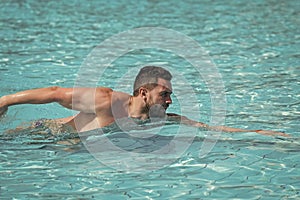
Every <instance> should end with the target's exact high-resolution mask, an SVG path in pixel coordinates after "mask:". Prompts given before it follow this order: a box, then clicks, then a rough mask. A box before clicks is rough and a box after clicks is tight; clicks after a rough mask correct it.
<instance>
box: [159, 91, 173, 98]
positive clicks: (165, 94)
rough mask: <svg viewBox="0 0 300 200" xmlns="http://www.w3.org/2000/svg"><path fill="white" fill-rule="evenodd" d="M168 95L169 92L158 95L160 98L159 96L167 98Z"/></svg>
mask: <svg viewBox="0 0 300 200" xmlns="http://www.w3.org/2000/svg"><path fill="white" fill-rule="evenodd" d="M170 95H171V93H170V92H161V93H160V96H161V97H168V96H170Z"/></svg>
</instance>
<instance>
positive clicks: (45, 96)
mask: <svg viewBox="0 0 300 200" xmlns="http://www.w3.org/2000/svg"><path fill="white" fill-rule="evenodd" d="M56 96H57V87H49V88H40V89H33V90H25V91H21V92H18V93H15V94H10V95H6V96H3V97H1V98H0V107H9V106H12V105H18V104H45V103H51V102H55V101H57V98H56Z"/></svg>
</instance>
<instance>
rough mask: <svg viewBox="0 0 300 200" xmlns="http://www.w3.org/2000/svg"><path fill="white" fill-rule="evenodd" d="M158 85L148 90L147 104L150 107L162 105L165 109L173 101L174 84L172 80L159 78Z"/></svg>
mask: <svg viewBox="0 0 300 200" xmlns="http://www.w3.org/2000/svg"><path fill="white" fill-rule="evenodd" d="M157 84H158V85H157V86H156V87H155V88H153V89H152V90H150V91H148V97H147V104H148V107H149V108H150V107H151V106H154V105H160V106H162V107H163V108H164V109H165V110H167V108H168V107H169V105H170V104H171V103H172V99H171V94H172V85H171V82H170V81H167V80H165V79H161V78H159V79H158V80H157Z"/></svg>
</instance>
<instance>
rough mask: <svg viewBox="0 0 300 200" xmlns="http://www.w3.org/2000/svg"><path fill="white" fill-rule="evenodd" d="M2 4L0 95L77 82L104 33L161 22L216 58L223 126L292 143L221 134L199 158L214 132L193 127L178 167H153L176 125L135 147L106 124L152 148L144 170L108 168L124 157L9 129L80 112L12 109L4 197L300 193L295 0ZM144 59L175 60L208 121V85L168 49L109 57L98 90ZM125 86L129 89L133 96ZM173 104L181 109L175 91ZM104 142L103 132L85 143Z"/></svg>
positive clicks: (0, 189) (4, 146)
mask: <svg viewBox="0 0 300 200" xmlns="http://www.w3.org/2000/svg"><path fill="white" fill-rule="evenodd" d="M0 5H1V6H0V10H1V12H0V25H1V30H0V33H1V36H0V38H1V44H2V45H1V47H0V48H1V52H0V71H1V74H0V83H1V87H0V95H1V96H2V95H4V94H8V93H13V92H17V91H20V90H24V89H30V88H38V87H47V86H51V85H59V86H62V87H73V86H74V83H75V81H76V80H77V78H78V76H77V75H78V71H79V70H80V69H81V66H82V63H83V62H84V60H85V59H86V57H87V56H88V54H89V53H90V52H91V51H92V50H93V49H94V47H96V46H97V45H99V44H100V43H101V42H103V41H104V40H105V39H107V38H110V37H112V36H113V35H115V34H118V33H120V32H123V31H128V30H131V29H133V28H137V27H165V28H168V29H171V30H175V31H178V32H180V33H182V34H185V35H187V36H188V37H190V38H192V39H194V40H195V41H197V42H198V43H199V44H201V46H202V47H203V48H204V49H205V50H206V51H207V52H208V53H209V55H210V56H211V59H212V60H213V61H214V63H215V65H216V66H217V69H218V71H219V73H220V74H221V76H222V81H223V83H224V88H225V92H226V101H227V103H226V105H227V107H226V112H227V114H226V125H228V126H234V127H239V128H250V129H271V130H278V131H286V132H287V133H290V134H291V135H292V137H291V138H288V139H286V138H273V137H267V136H261V135H257V134H254V133H241V134H228V133H226V134H225V133H223V134H222V135H221V136H220V137H219V138H218V140H217V143H216V145H215V146H214V148H213V149H212V150H211V151H210V152H209V153H208V154H207V155H206V156H204V157H200V156H199V152H200V149H201V145H202V144H203V143H204V140H205V139H206V138H207V135H206V133H205V132H202V131H200V130H198V129H194V128H191V127H184V131H185V134H186V135H189V133H196V136H195V137H194V140H193V142H192V143H191V144H190V145H189V146H188V149H187V150H186V151H185V152H184V153H183V154H182V155H180V156H177V155H174V156H173V157H172V156H171V160H172V162H171V163H170V164H167V165H166V166H164V167H161V168H159V169H153V170H151V169H150V168H147V167H149V165H147V164H151V162H153V160H154V161H157V160H155V158H153V157H151V156H152V155H151V154H150V153H149V152H152V151H153V148H159V147H161V146H160V144H162V145H164V144H167V143H168V141H169V140H170V137H173V136H174V134H175V133H177V132H178V128H179V127H178V126H176V125H172V124H171V125H168V126H166V127H164V129H162V130H160V131H161V136H159V137H158V139H157V138H155V139H153V140H150V141H147V140H145V141H144V140H143V141H138V142H136V141H135V140H132V138H129V139H128V138H126V137H125V138H124V134H123V135H122V134H120V133H121V132H118V131H114V130H113V129H112V130H108V131H111V134H110V139H111V141H113V142H114V144H115V145H116V146H118V145H119V147H121V146H122V148H124V149H125V147H126V148H128V149H127V151H128V152H133V153H135V154H134V155H145V157H144V158H145V160H143V161H144V162H145V163H144V164H145V169H146V168H147V170H145V171H144V173H140V172H139V171H135V170H134V169H133V170H132V171H128V170H125V171H121V170H119V169H117V170H116V168H112V167H111V166H109V165H108V166H107V165H105V164H107V162H106V161H120V160H122V159H123V158H122V157H121V156H122V155H123V154H120V155H118V154H116V153H113V152H109V151H102V152H101V153H102V155H101V156H102V158H103V160H102V162H99V159H95V157H94V155H92V154H91V153H90V152H89V151H88V150H87V149H86V147H85V146H84V145H83V144H82V143H80V144H77V145H73V146H66V145H59V144H55V141H56V140H60V138H47V137H44V136H37V135H34V134H32V133H29V132H26V131H25V132H21V133H18V134H17V135H10V136H7V135H4V131H5V130H7V129H11V128H14V127H15V126H17V125H19V124H22V123H26V122H28V121H30V120H34V119H37V118H58V117H64V116H69V115H70V114H73V113H72V112H70V111H68V110H66V109H63V108H60V107H59V106H57V105H56V104H49V105H39V106H37V105H35V106H32V105H22V106H16V107H12V108H11V109H10V110H9V113H8V114H7V116H6V117H5V118H4V119H2V120H1V122H0V131H1V139H0V143H1V145H0V148H1V152H0V158H1V168H0V173H1V178H0V199H12V198H15V199H79V198H81V199H92V198H94V199H107V198H111V199H297V198H299V185H300V177H299V174H300V171H299V161H300V156H299V149H300V148H299V147H300V145H299V142H300V141H299V139H298V138H299V134H300V133H299V112H300V111H299V105H300V104H299V102H300V101H299V94H300V89H299V88H300V87H299V75H300V66H299V52H298V49H299V35H300V34H299V28H298V27H299V19H300V17H299V13H300V12H299V9H300V5H299V2H298V1H296V0H291V1H285V2H277V1H275V0H274V1H271V0H270V1H258V0H257V1H251V2H246V1H231V2H221V1H214V2H211V1H200V2H197V1H182V2H176V1H151V2H148V1H136V2H135V1H132V2H128V1H118V2H108V1H89V2H86V3H80V2H79V1H74V2H69V1H57V2H56V1H55V2H54V1H52V2H37V1H26V2H15V1H7V2H1V3H0ZM178 42H180V41H178ZM148 62H150V63H160V64H162V65H170V66H172V67H174V70H176V73H179V74H181V75H182V76H183V77H184V78H185V79H186V80H189V81H190V82H189V84H190V86H191V87H193V88H195V89H194V93H195V94H196V100H197V105H199V109H200V116H197V115H196V114H197V113H194V112H191V111H186V112H188V114H189V117H191V118H193V119H197V120H199V121H203V122H206V123H209V121H210V118H211V112H212V111H211V99H210V97H211V94H210V91H209V88H208V87H207V86H206V85H205V83H204V81H203V78H201V77H199V75H198V74H195V73H194V72H193V71H192V70H190V69H191V67H189V66H190V64H189V63H188V62H187V61H186V60H184V59H182V58H180V57H179V56H176V55H173V54H172V53H170V52H163V51H160V50H154V49H146V50H140V51H132V52H129V53H128V54H126V55H124V56H122V57H120V58H119V59H118V60H116V61H115V62H114V63H113V64H112V66H111V68H110V70H112V72H114V73H107V74H104V75H103V78H102V79H101V80H99V85H103V84H105V86H109V87H116V88H118V87H120V85H116V82H115V81H113V80H120V79H121V77H122V75H123V74H127V73H128V70H129V67H130V66H138V65H143V64H144V63H148ZM126 83H127V82H126ZM129 85H130V84H129V82H128V85H122V87H124V90H126V91H128V92H129V91H130V88H129V87H128V86H129ZM183 85H184V84H181V82H180V81H179V82H178V81H176V82H175V83H174V87H175V86H177V90H178V92H181V93H184V91H185V90H184V89H182V88H178V87H179V86H183ZM175 95H176V93H175ZM186 96H188V94H186ZM178 98H179V97H178ZM193 101H194V99H191V98H186V99H185V103H186V104H190V105H195V102H193ZM193 108H194V107H193ZM191 110H194V109H191ZM170 111H171V112H177V113H180V112H181V110H180V103H179V100H177V98H175V99H174V105H173V106H171V107H170ZM157 129H158V128H153V129H150V133H151V131H153V130H157ZM148 131H149V130H148ZM183 136H184V135H183ZM66 137H71V136H68V135H67V136H66ZM98 139H99V140H100V141H101V136H100V138H99V136H98V137H97V136H96V137H94V138H90V140H89V141H92V142H93V141H99V140H98ZM102 139H103V138H102ZM138 150H141V151H142V153H144V154H141V152H139V151H138ZM145 152H146V153H145ZM139 153H140V154H139ZM147 153H148V154H147ZM110 155H113V158H114V159H110V158H111V157H109V156H110ZM160 158H161V159H162V160H163V159H164V158H163V157H160ZM109 164H111V163H109ZM113 164H115V163H113ZM141 166H143V165H141ZM128 169H130V168H128ZM149 169H150V170H149Z"/></svg>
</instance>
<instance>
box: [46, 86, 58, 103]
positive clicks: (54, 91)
mask: <svg viewBox="0 0 300 200" xmlns="http://www.w3.org/2000/svg"><path fill="white" fill-rule="evenodd" d="M47 89H48V92H49V94H50V99H51V101H53V102H60V101H61V92H60V91H61V87H59V86H51V87H49V88H47Z"/></svg>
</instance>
